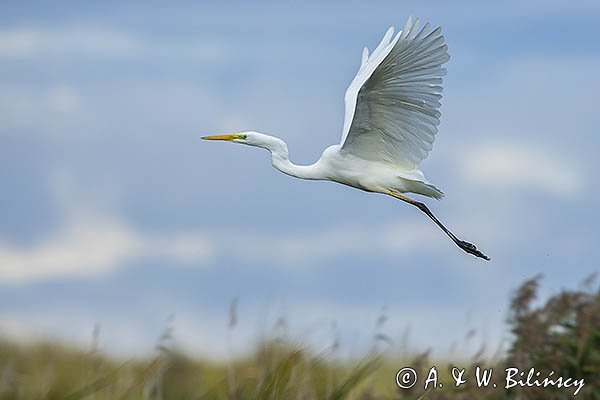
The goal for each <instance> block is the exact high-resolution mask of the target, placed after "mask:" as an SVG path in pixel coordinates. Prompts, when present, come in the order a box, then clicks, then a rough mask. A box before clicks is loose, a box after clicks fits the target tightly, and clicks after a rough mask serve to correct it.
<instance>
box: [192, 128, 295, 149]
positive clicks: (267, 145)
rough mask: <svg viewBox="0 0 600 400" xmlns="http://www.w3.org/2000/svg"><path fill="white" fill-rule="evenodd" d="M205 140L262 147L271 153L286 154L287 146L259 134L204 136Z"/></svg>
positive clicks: (273, 138)
mask: <svg viewBox="0 0 600 400" xmlns="http://www.w3.org/2000/svg"><path fill="white" fill-rule="evenodd" d="M202 139H204V140H223V141H226V142H233V143H240V144H245V145H248V146H254V147H262V148H264V149H267V150H269V151H270V152H285V153H287V146H286V144H285V142H284V141H283V140H281V139H279V138H276V137H273V136H269V135H265V134H264V133H259V132H253V131H248V132H240V133H231V134H227V135H215V136H203V137H202Z"/></svg>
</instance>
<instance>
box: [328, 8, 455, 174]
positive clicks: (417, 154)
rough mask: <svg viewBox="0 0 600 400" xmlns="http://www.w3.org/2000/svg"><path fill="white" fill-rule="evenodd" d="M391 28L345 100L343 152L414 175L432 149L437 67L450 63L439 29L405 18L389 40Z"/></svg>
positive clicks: (440, 72) (438, 85) (442, 71)
mask: <svg viewBox="0 0 600 400" xmlns="http://www.w3.org/2000/svg"><path fill="white" fill-rule="evenodd" d="M393 33H394V29H393V27H392V28H390V29H389V30H388V31H387V32H386V34H385V36H384V37H383V39H382V40H381V43H379V45H378V46H377V48H376V49H375V50H374V51H373V53H372V54H371V55H370V56H369V54H368V50H367V49H366V48H365V50H363V55H362V62H361V66H360V69H359V71H358V73H357V74H356V76H355V78H354V80H353V81H352V83H351V84H350V86H349V87H348V90H347V91H346V96H345V105H346V113H345V119H344V128H343V134H342V140H341V143H340V144H341V145H342V149H341V151H342V152H347V153H350V154H352V155H354V156H356V157H360V158H363V159H365V160H372V161H385V162H388V163H391V164H393V165H395V166H397V167H399V168H402V169H404V170H413V169H415V168H416V167H417V166H418V164H419V163H420V162H421V161H422V160H423V159H424V158H425V157H427V154H428V153H429V151H430V150H431V149H432V147H433V142H434V140H435V135H436V133H437V126H438V125H439V123H440V119H439V118H440V112H439V108H440V99H441V97H442V95H441V93H442V86H441V83H442V77H443V76H444V75H445V73H446V70H445V68H443V67H442V65H443V64H444V63H445V62H446V61H448V60H449V59H450V56H449V55H448V48H447V46H446V45H445V44H444V37H443V36H442V35H441V28H437V29H434V30H431V29H430V25H429V24H425V25H424V26H423V27H422V28H421V29H419V20H418V19H417V20H416V21H414V22H413V20H412V18H409V20H408V22H407V24H406V26H405V27H404V29H403V30H402V31H401V32H399V33H398V34H397V35H396V36H395V37H394V38H393V39H392V36H393Z"/></svg>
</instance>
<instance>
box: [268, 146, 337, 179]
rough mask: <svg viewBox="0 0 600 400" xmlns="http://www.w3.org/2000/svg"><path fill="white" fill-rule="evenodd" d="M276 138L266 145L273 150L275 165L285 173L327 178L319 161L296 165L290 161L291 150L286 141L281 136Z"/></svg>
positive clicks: (273, 162) (303, 176)
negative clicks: (289, 150)
mask: <svg viewBox="0 0 600 400" xmlns="http://www.w3.org/2000/svg"><path fill="white" fill-rule="evenodd" d="M273 139H275V140H274V141H273V143H270V145H269V146H265V147H266V149H267V150H269V151H270V152H271V162H272V164H273V167H275V168H276V169H278V170H279V171H281V172H283V173H284V174H287V175H290V176H293V177H295V178H300V179H312V180H319V179H326V178H325V177H324V176H323V173H322V171H321V168H319V162H318V161H317V162H316V163H314V164H312V165H296V164H294V163H292V162H291V161H290V158H289V152H288V148H287V145H286V144H285V142H284V141H283V140H281V139H279V138H273Z"/></svg>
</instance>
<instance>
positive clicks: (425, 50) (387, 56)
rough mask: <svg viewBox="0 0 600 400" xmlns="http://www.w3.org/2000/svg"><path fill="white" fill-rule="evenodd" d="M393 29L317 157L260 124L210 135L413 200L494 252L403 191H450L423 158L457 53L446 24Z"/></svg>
mask: <svg viewBox="0 0 600 400" xmlns="http://www.w3.org/2000/svg"><path fill="white" fill-rule="evenodd" d="M393 34H394V28H393V27H391V28H389V29H388V31H387V32H386V34H385V35H384V37H383V39H382V40H381V43H379V45H378V46H377V48H376V49H375V51H373V53H372V54H371V55H369V50H368V49H367V48H366V47H365V48H364V50H363V53H362V62H361V64H360V68H359V70H358V73H357V74H356V76H355V77H354V79H353V80H352V83H350V86H349V87H348V90H347V91H346V96H345V104H346V114H345V119H344V128H343V133H342V140H341V142H340V144H339V145H334V146H330V147H328V148H326V149H325V151H324V152H323V154H322V155H321V158H319V160H318V161H317V162H315V163H314V164H312V165H295V164H292V163H291V162H290V159H289V157H288V148H287V145H286V144H285V142H284V141H283V140H281V139H279V138H276V137H273V136H269V135H265V134H263V133H259V132H254V131H249V132H241V133H235V134H227V135H217V136H205V137H203V139H206V140H225V141H229V142H233V143H240V144H245V145H249V146H255V147H262V148H264V149H267V150H269V152H271V160H272V164H273V166H274V167H275V168H277V169H278V170H279V171H281V172H283V173H284V174H287V175H290V176H293V177H296V178H301V179H312V180H330V181H334V182H338V183H341V184H344V185H348V186H352V187H355V188H358V189H361V190H365V191H367V192H377V193H383V194H386V195H389V196H392V197H395V198H397V199H400V200H402V201H405V202H407V203H409V204H412V205H413V206H416V207H418V208H419V209H420V210H421V211H423V212H424V213H425V214H427V216H428V217H429V218H431V219H432V220H433V221H434V222H435V223H436V224H437V225H438V226H439V227H440V228H441V229H442V230H443V231H444V232H445V233H446V235H448V236H449V237H450V239H452V240H453V241H454V243H456V245H457V246H458V247H460V248H461V249H463V250H464V251H466V252H467V253H470V254H473V255H475V256H477V257H481V258H483V259H486V260H489V258H488V257H487V256H486V255H485V254H483V253H482V252H481V251H479V250H478V249H477V247H476V246H475V245H473V244H471V243H469V242H466V241H463V240H460V239H458V238H457V237H456V236H455V235H454V234H453V233H452V232H450V230H448V229H447V228H446V227H445V226H444V225H443V224H442V223H441V222H440V221H439V220H438V219H437V218H436V217H435V216H434V215H433V213H432V212H431V211H430V210H429V208H428V207H427V206H426V205H425V204H423V203H421V202H418V201H415V200H413V199H411V198H408V197H405V196H403V195H402V194H401V193H407V192H412V193H416V194H420V195H424V196H428V197H433V198H435V199H440V198H442V197H443V195H444V194H443V193H442V191H441V190H439V189H438V188H436V187H435V186H434V185H433V184H431V183H429V182H428V181H427V180H426V179H425V176H424V175H423V173H422V172H421V170H420V169H419V163H420V162H421V161H422V160H423V159H424V158H425V157H427V154H428V153H429V151H430V150H431V149H432V147H433V142H434V140H435V134H436V133H437V131H438V128H437V126H438V125H439V123H440V115H441V114H440V112H439V111H438V109H439V108H440V99H441V98H442V95H441V93H442V86H441V84H442V77H443V76H444V75H445V74H446V69H445V68H442V65H443V64H444V63H445V62H446V61H448V60H449V59H450V56H449V55H448V46H446V45H445V44H444V37H443V36H442V35H441V28H440V27H438V28H436V29H431V28H430V25H429V24H425V25H424V26H423V27H422V28H420V29H419V20H418V19H417V20H416V21H414V22H413V20H412V18H409V19H408V22H407V23H406V26H405V27H404V29H403V30H402V31H401V32H398V34H397V35H396V36H394V37H393V38H392V36H393Z"/></svg>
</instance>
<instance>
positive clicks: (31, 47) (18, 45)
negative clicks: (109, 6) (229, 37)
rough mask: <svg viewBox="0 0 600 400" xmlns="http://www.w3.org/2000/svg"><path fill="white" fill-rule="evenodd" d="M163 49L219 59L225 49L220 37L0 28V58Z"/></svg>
mask: <svg viewBox="0 0 600 400" xmlns="http://www.w3.org/2000/svg"><path fill="white" fill-rule="evenodd" d="M165 49H169V51H170V52H174V51H175V52H178V53H180V52H185V53H188V54H191V55H193V56H194V57H198V58H200V59H202V60H206V61H213V62H219V61H221V60H222V58H223V57H224V56H226V55H227V54H228V51H227V49H226V47H225V46H224V44H223V43H222V42H221V41H219V40H214V39H213V40H201V39H198V38H186V37H183V38H182V37H177V38H176V40H171V41H168V40H165V39H164V38H163V39H160V40H157V39H156V38H151V37H144V36H137V35H135V34H133V33H131V32H125V31H119V30H114V29H101V28H92V27H76V26H74V27H66V28H58V27H51V28H40V27H35V28H34V27H18V28H12V29H11V28H9V29H3V30H0V59H2V58H4V59H23V58H38V57H49V56H60V57H65V56H85V57H95V58H131V57H138V56H153V57H154V56H159V55H160V53H163V52H164V51H165Z"/></svg>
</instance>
